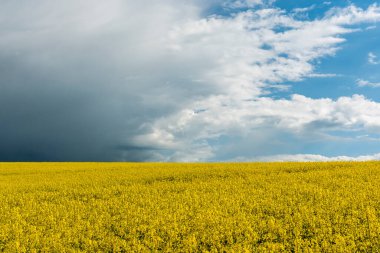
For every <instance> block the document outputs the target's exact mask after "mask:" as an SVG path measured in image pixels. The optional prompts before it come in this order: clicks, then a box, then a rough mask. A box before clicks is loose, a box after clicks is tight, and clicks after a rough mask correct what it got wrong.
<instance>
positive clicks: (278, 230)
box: [0, 162, 380, 252]
mask: <svg viewBox="0 0 380 253" xmlns="http://www.w3.org/2000/svg"><path fill="white" fill-rule="evenodd" d="M112 251H114V252H157V251H163V252H379V251H380V163H379V162H360V163H359V162H333V163H229V164H227V163H204V164H201V163H198V164H174V163H173V164H167V163H0V252H112Z"/></svg>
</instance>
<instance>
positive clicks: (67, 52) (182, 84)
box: [0, 0, 380, 161]
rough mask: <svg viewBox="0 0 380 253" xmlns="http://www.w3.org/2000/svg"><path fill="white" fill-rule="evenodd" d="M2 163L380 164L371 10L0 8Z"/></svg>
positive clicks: (366, 4)
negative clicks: (377, 160) (251, 162)
mask: <svg viewBox="0 0 380 253" xmlns="http://www.w3.org/2000/svg"><path fill="white" fill-rule="evenodd" d="M0 17H1V19H0V108H1V109H0V118H1V124H0V140H1V141H0V160H3V161H231V160H232V161H268V160H307V161H309V160H311V161H319V160H368V159H380V145H379V144H380V71H379V70H380V69H379V68H380V47H379V45H380V26H379V25H378V22H379V21H380V7H379V6H378V5H377V3H376V2H374V1H306V0H305V1H284V0H278V1H269V0H210V1H200V0H191V1H187V0H176V1H175V0H156V1H148V0H141V1H132V0H110V1H107V2H104V1H93V0H91V1H90V0H82V1H80V2H78V1H75V0H68V1H65V3H58V2H52V1H48V0H28V1H26V0H21V1H17V2H15V1H2V2H1V3H0Z"/></svg>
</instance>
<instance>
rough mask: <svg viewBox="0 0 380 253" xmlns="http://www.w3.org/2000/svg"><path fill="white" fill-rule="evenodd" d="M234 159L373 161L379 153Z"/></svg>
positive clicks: (267, 160) (244, 159)
mask: <svg viewBox="0 0 380 253" xmlns="http://www.w3.org/2000/svg"><path fill="white" fill-rule="evenodd" d="M234 160H235V161H263V162H272V161H279V162H329V161H330V162H331V161H375V160H380V153H378V154H374V155H365V156H356V157H351V156H333V157H328V156H322V155H315V154H295V155H273V156H262V157H256V158H251V159H249V158H244V157H240V158H236V159H234Z"/></svg>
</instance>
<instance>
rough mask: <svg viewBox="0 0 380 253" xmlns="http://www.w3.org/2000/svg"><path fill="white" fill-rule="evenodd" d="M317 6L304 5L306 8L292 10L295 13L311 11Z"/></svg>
mask: <svg viewBox="0 0 380 253" xmlns="http://www.w3.org/2000/svg"><path fill="white" fill-rule="evenodd" d="M316 7H317V6H316V5H315V4H313V5H311V6H309V7H304V8H294V9H293V10H292V11H293V12H294V13H304V12H308V11H311V10H314V9H315V8H316Z"/></svg>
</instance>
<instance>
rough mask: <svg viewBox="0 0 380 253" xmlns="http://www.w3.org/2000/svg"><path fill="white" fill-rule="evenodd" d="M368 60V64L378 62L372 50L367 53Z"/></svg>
mask: <svg viewBox="0 0 380 253" xmlns="http://www.w3.org/2000/svg"><path fill="white" fill-rule="evenodd" d="M368 62H369V63H370V64H373V65H377V64H379V63H380V62H379V61H378V60H377V56H376V55H375V54H374V53H372V52H369V53H368Z"/></svg>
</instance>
